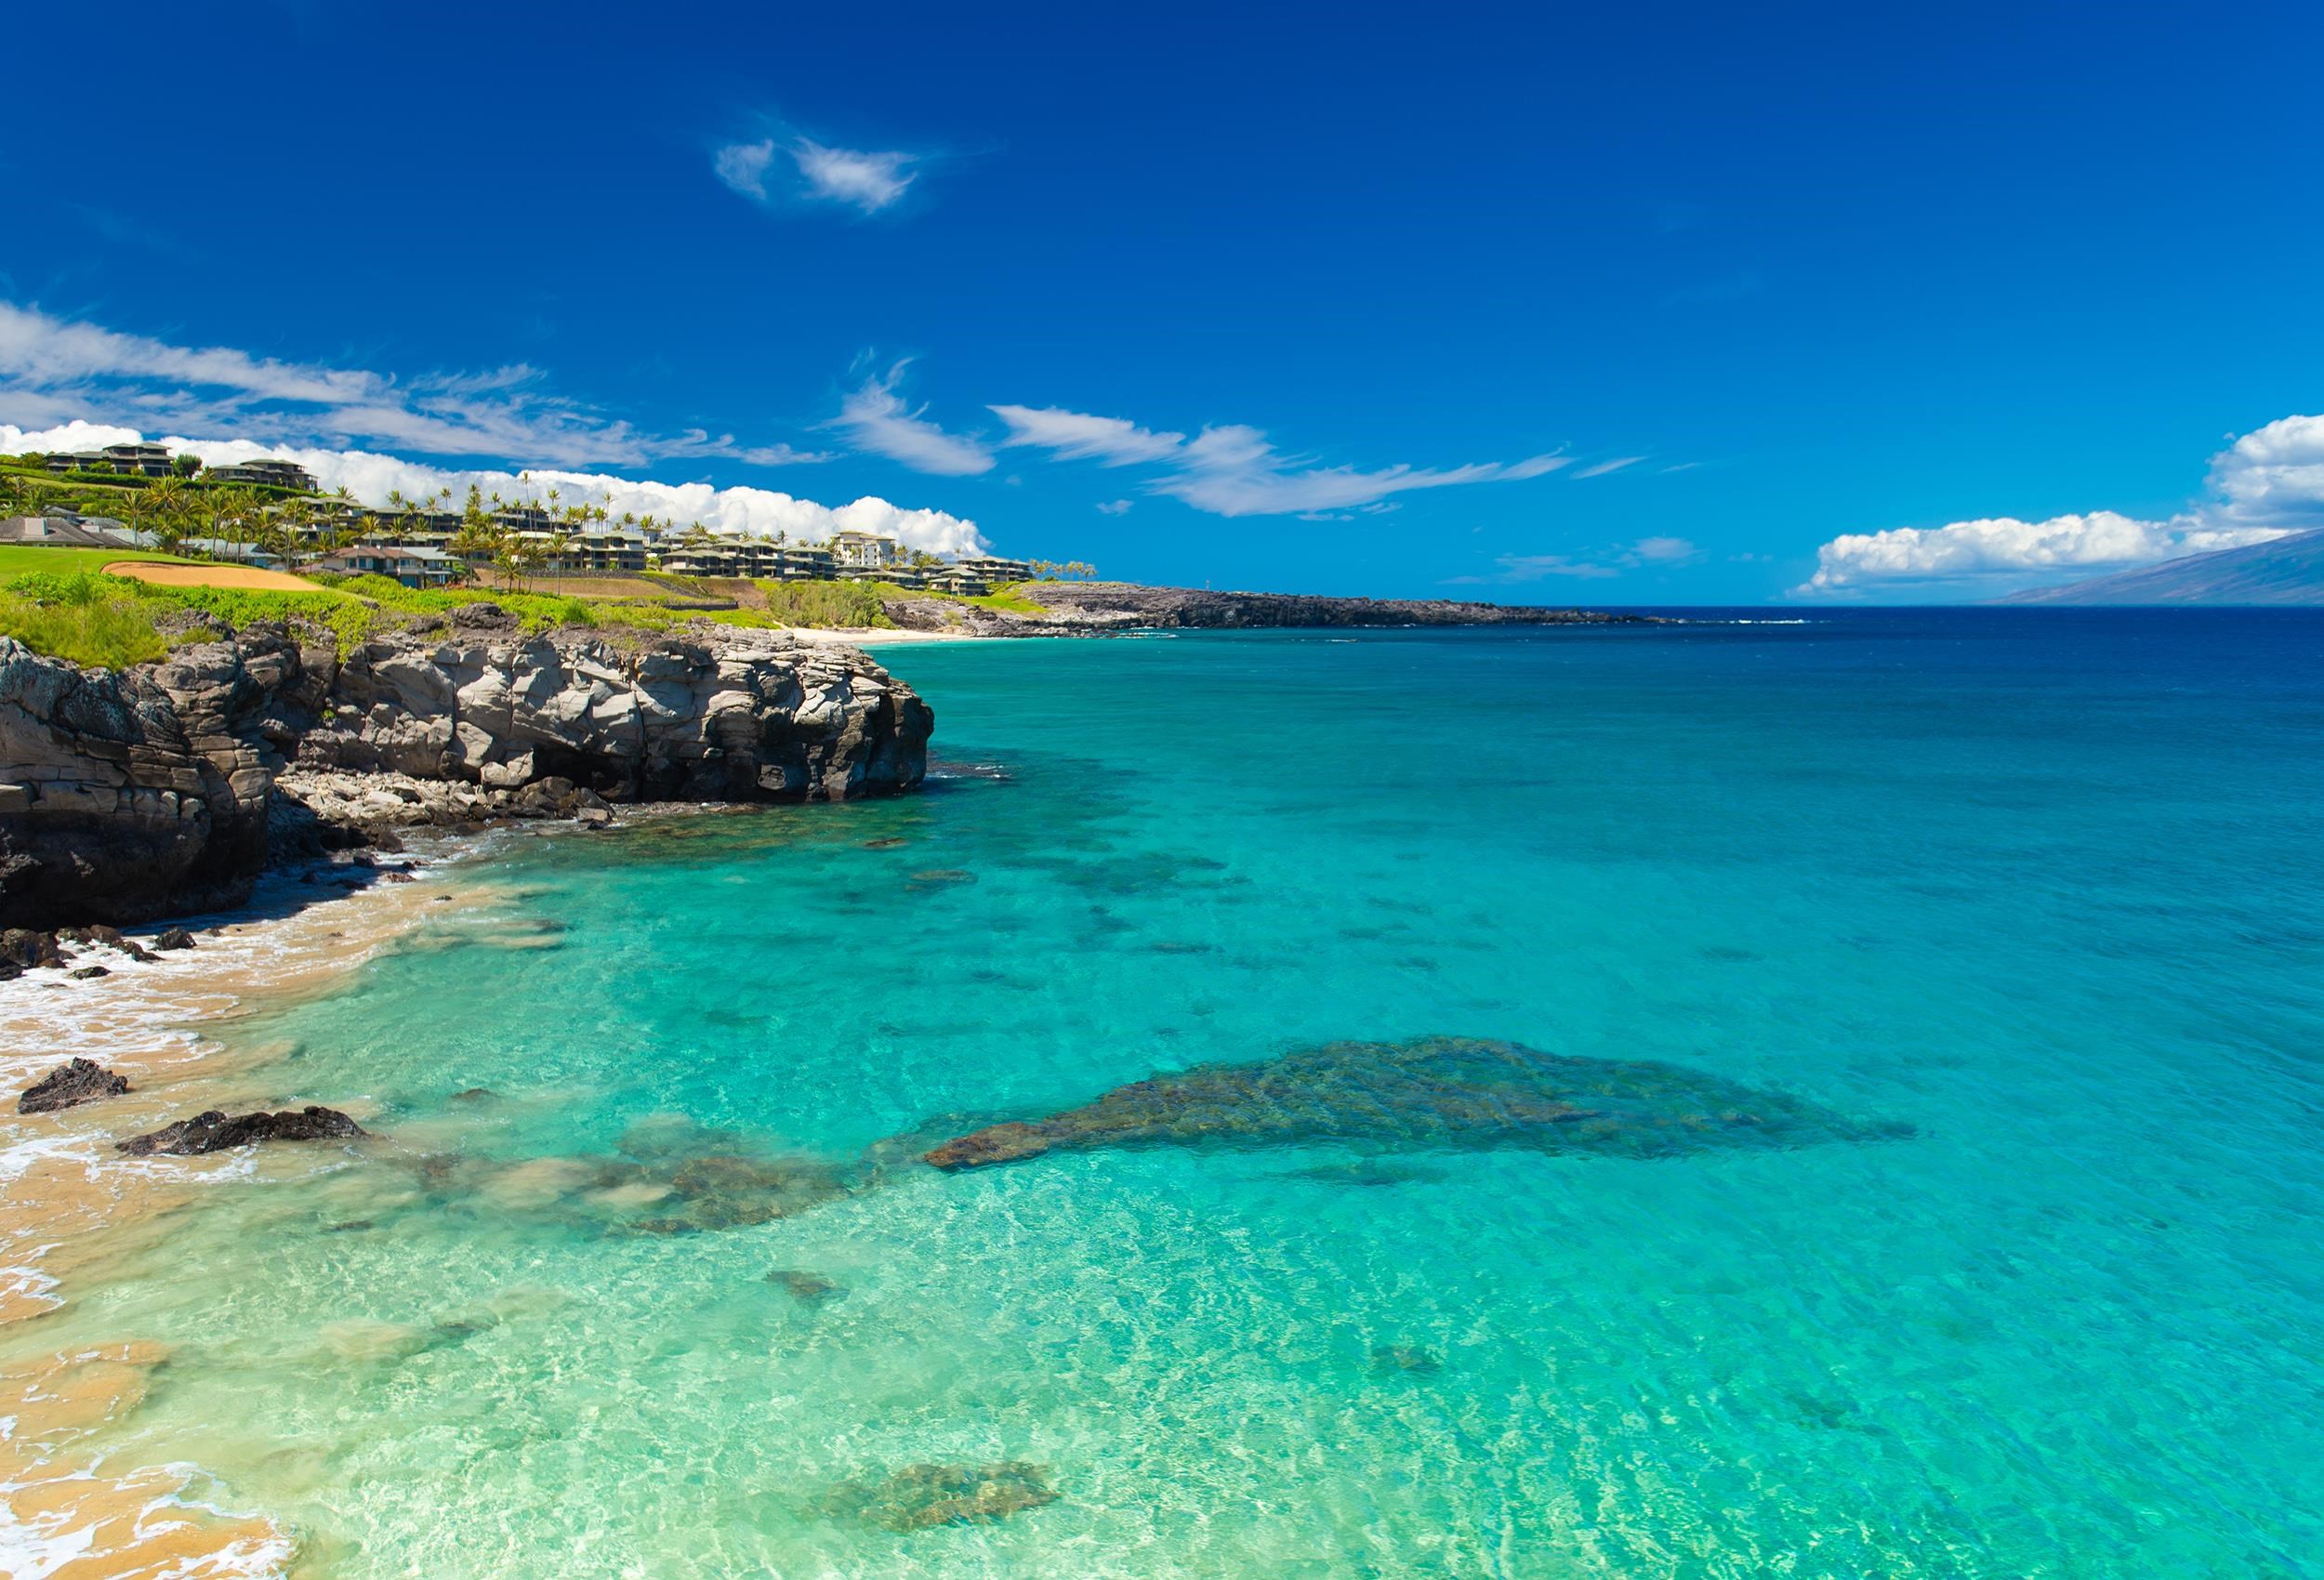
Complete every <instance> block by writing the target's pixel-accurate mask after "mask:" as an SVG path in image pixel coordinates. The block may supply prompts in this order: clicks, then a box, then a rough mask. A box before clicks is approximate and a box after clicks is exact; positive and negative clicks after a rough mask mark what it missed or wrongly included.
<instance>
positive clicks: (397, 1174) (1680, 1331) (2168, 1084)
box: [40, 611, 2324, 1580]
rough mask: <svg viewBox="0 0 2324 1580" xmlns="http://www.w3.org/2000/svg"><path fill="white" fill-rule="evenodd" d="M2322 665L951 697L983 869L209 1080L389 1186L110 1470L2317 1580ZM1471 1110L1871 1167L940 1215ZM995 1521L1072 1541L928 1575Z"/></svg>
mask: <svg viewBox="0 0 2324 1580" xmlns="http://www.w3.org/2000/svg"><path fill="white" fill-rule="evenodd" d="M2319 660H2324V616H2318V615H2317V614H2314V613H2309V612H2250V613H2245V612H2220V613H2194V612H2189V613H2171V614H2159V613H2146V612H2114V611H2092V612H2040V611H1952V612H1861V613H1848V614H1842V615H1832V616H1818V617H1817V618H1816V619H1814V620H1812V621H1810V622H1808V623H1806V624H1801V625H1758V624H1706V625H1686V626H1672V627H1661V628H1653V629H1608V630H1580V629H1576V630H1556V629H1550V630H1541V631H1534V632H1524V631H1509V630H1500V631H1450V632H1419V631H1397V632H1336V633H1324V632H1301V633H1250V634H1216V635H1200V636H1195V635H1185V636H1175V637H1156V638H1152V639H1134V640H1121V641H1089V642H1043V643H1033V642H1025V643H1011V644H985V645H971V646H959V647H931V648H920V649H898V650H894V651H892V652H890V653H887V654H883V661H884V662H886V663H888V664H889V665H890V666H891V668H893V669H894V670H896V671H897V672H898V673H899V674H901V675H902V676H904V677H905V678H906V679H908V680H910V681H911V682H912V684H913V685H914V686H915V687H916V688H918V690H919V691H921V692H922V694H924V695H925V696H927V697H928V698H929V700H930V701H931V704H932V705H933V706H934V708H935V710H936V714H937V736H936V752H935V756H936V757H937V758H938V759H939V766H938V768H937V770H936V776H935V777H934V779H933V780H932V782H931V784H930V785H929V787H928V788H927V790H926V791H925V792H924V793H922V794H919V795H918V796H914V797H907V798H904V799H900V800H894V801H888V802H880V803H869V804H858V805H852V806H847V807H839V808H808V809H796V810H769V811H761V812H751V813H745V814H735V815H717V816H706V817H699V818H686V819H677V818H669V819H656V820H651V821H645V822H641V823H636V824H633V825H632V826H629V827H627V828H626V829H623V830H621V831H618V832H615V833H612V834H607V835H559V836H549V837H534V838H525V839H522V840H518V841H515V842H512V843H511V844H509V845H507V846H505V847H503V848H501V849H499V850H498V851H497V852H496V853H495V854H494V855H493V856H492V857H491V858H490V859H489V860H486V861H482V862H475V863H471V864H470V865H469V867H467V868H465V869H463V870H462V871H460V872H458V873H456V875H454V876H453V878H452V879H451V880H450V883H451V886H452V888H453V889H456V891H457V892H458V893H460V894H461V895H462V897H463V899H464V900H465V901H466V902H465V903H458V904H450V905H445V906H442V907H438V908H437V909H438V910H439V911H440V912H441V913H442V915H441V918H440V919H438V920H435V921H433V922H431V924H430V925H429V926H428V927H426V928H423V929H422V930H420V931H419V932H417V933H416V934H415V935H413V936H412V938H411V939H410V940H408V941H407V942H406V943H405V944H404V945H403V946H401V947H399V948H398V949H397V950H395V951H394V952H393V953H391V954H390V955H387V956H385V957H383V958H381V959H380V960H378V961H376V962H375V963H373V964H372V965H371V966H369V967H367V968H364V969H363V972H362V973H361V974H360V975H359V976H358V977H357V978H356V979H355V980H354V981H353V983H352V985H351V986H350V987H349V988H348V989H347V990H346V991H344V992H340V993H337V994H333V995H332V996H329V997H326V998H324V999H320V1000H317V1001H313V1002H309V1003H304V1004H300V1005H297V1006H295V1007H284V1008H279V1009H273V1010H264V1011H262V1012H259V1013H257V1014H254V1015H251V1016H248V1017H246V1018H244V1019H242V1020H236V1021H233V1022H231V1023H228V1024H226V1025H223V1026H221V1027H219V1028H218V1036H219V1037H220V1038H221V1039H223V1040H226V1041H228V1042H230V1043H232V1044H234V1045H236V1046H238V1047H241V1048H242V1049H244V1050H245V1051H246V1050H249V1049H254V1048H260V1047H267V1048H272V1049H274V1050H275V1052H274V1054H273V1057H271V1059H270V1060H268V1061H266V1062H263V1063H261V1064H258V1065H257V1066H256V1067H255V1069H253V1070H252V1072H251V1073H248V1074H246V1075H242V1076H238V1077H236V1080H237V1081H238V1082H240V1083H241V1088H240V1089H241V1090H242V1091H243V1093H244V1095H247V1096H249V1097H251V1098H254V1099H267V1100H270V1101H280V1100H288V1099H297V1100H301V1101H320V1102H327V1103H334V1104H341V1105H353V1104H356V1103H368V1104H371V1105H374V1106H375V1107H376V1118H371V1119H368V1120H367V1121H366V1122H367V1123H368V1124H369V1125H370V1126H372V1127H373V1128H374V1129H376V1131H378V1132H379V1133H380V1134H381V1136H382V1137H383V1138H384V1139H382V1140H380V1141H378V1142H376V1143H373V1144H371V1145H370V1147H369V1148H368V1150H367V1151H365V1152H364V1153H363V1155H362V1158H361V1160H360V1161H355V1160H354V1158H353V1156H352V1154H350V1161H348V1162H347V1163H345V1165H342V1166H337V1167H334V1168H330V1169H327V1170H324V1171H321V1172H316V1171H313V1170H311V1169H305V1168H289V1167H287V1166H285V1167H284V1168H283V1169H279V1170H260V1171H258V1173H257V1176H256V1177H254V1178H236V1179H234V1180H231V1181H226V1182H221V1183H219V1184H218V1186H217V1187H216V1188H215V1189H213V1190H210V1191H208V1192H205V1193H204V1196H203V1199H202V1201H201V1203H200V1205H198V1206H196V1207H194V1208H192V1209H191V1210H188V1211H184V1212H181V1213H178V1214H177V1215H175V1216H174V1217H173V1218H170V1219H168V1220H167V1222H166V1232H165V1233H160V1234H156V1235H154V1236H152V1238H151V1242H150V1245H149V1246H148V1248H147V1249H146V1250H145V1251H144V1252H142V1253H140V1254H139V1256H138V1257H134V1258H132V1259H130V1260H129V1261H128V1262H127V1263H125V1265H124V1267H123V1269H122V1271H121V1275H120V1276H118V1277H116V1278H113V1279H112V1280H110V1281H109V1282H106V1283H104V1284H95V1285H91V1286H88V1287H82V1288H75V1289H73V1290H70V1291H69V1294H70V1296H71V1304H70V1305H68V1306H67V1307H66V1308H65V1310H62V1311H60V1312H59V1313H58V1314H56V1315H55V1316H53V1317H49V1318H44V1319H42V1323H41V1324H40V1325H41V1326H42V1329H43V1332H42V1333H41V1335H40V1340H41V1343H42V1344H44V1345H46V1346H49V1347H59V1346H63V1345H66V1344H69V1343H72V1342H75V1341H81V1340H86V1341H88V1342H96V1341H99V1340H101V1339H107V1338H112V1337H118V1336H140V1337H152V1338H157V1339H160V1340H162V1341H164V1342H165V1343H166V1344H167V1345H168V1346H169V1347H170V1359H169V1361H168V1362H167V1363H166V1364H165V1366H164V1367H163V1368H162V1369H161V1370H160V1371H159V1372H158V1373H157V1374H156V1376H155V1379H154V1384H153V1388H152V1393H151V1395H150V1397H149V1398H148V1400H147V1402H145V1404H144V1405H143V1406H142V1407H141V1408H140V1409H139V1411H138V1412H136V1413H135V1414H134V1415H131V1416H130V1417H128V1418H127V1419H126V1420H125V1422H124V1423H122V1424H121V1425H120V1426H119V1427H118V1428H116V1429H114V1431H113V1435H112V1444H113V1446H114V1447H116V1448H117V1450H118V1451H119V1452H120V1453H121V1454H122V1455H125V1456H133V1457H135V1458H136V1459H137V1461H138V1462H139V1463H156V1462H187V1463H191V1464H194V1465H198V1466H201V1467H203V1468H204V1469H205V1472H207V1474H208V1475H209V1476H211V1477H213V1478H215V1487H214V1488H213V1489H212V1491H213V1493H214V1494H215V1496H216V1498H217V1499H218V1501H219V1502H221V1503H222V1504H225V1505H228V1506H231V1507H234V1508H259V1509H263V1510H265V1511H266V1512H268V1513H270V1514H271V1515H273V1516H275V1517H276V1518H278V1519H281V1520H283V1521H286V1522H288V1523H290V1524H292V1525H293V1526H294V1527H295V1528H296V1529H297V1532H298V1533H299V1534H300V1535H301V1537H302V1539H303V1540H304V1542H305V1552H306V1556H305V1558H304V1559H303V1560H302V1570H301V1573H309V1574H314V1575H329V1576H333V1577H342V1576H343V1577H350V1580H353V1577H361V1580H372V1577H384V1576H390V1575H395V1576H403V1575H424V1576H429V1577H444V1580H454V1577H460V1580H465V1577H469V1576H476V1577H484V1576H494V1577H530V1576H541V1577H548V1576H557V1577H579V1576H600V1575H602V1576H647V1577H652V1580H664V1577H671V1576H694V1575H701V1576H712V1575H776V1576H806V1575H848V1576H852V1575H870V1574H878V1575H894V1576H917V1575H927V1576H982V1575H992V1576H1012V1577H1014V1576H1061V1577H1062V1576H1141V1577H1145V1576H1238V1577H1239V1576H1311V1575H1312V1576H1318V1577H1320V1576H1333V1577H1339V1576H1380V1577H1389V1576H1421V1575H1426V1576H1435V1575H1444V1576H1471V1575H1475V1576H1524V1577H1531V1576H1552V1577H1565V1576H1575V1577H1583V1576H1589V1577H1598V1576H1605V1577H1623V1580H1629V1577H1647V1576H1653V1577H1661V1576H1670V1577H1697V1576H1746V1575H1750V1576H1757V1575H1763V1574H1771V1573H1781V1574H1791V1575H1801V1576H1832V1577H1841V1576H1847V1577H1855V1576H1864V1575H1881V1576H1899V1577H1901V1576H1932V1577H1934V1576H1944V1577H1962V1580H1967V1577H1972V1576H1974V1577H1978V1580H1990V1577H1995V1576H2034V1575H2040V1576H2074V1577H2080V1576H2089V1577H2099V1576H2106V1577H2123V1580H2132V1577H2137V1580H2146V1577H2151V1576H2159V1575H2172V1576H2187V1577H2213V1576H2215V1577H2220V1580H2227V1577H2243V1576H2252V1575H2267V1576H2296V1575H2304V1574H2311V1573H2319V1572H2324V1561H2319V1558H2318V1554H2319V1552H2324V1518H2320V1517H2319V1516H2318V1514H2317V1508H2318V1507H2319V1505H2320V1504H2324V1471H2319V1469H2318V1466H2320V1465H2324V1410H2320V1409H2319V1406H2324V1264H2320V1263H2319V1258H2318V1257H2317V1254H2316V1222H2317V1210H2318V1208H2319V1205H2324V1150H2320V1149H2319V1143H2318V1139H2317V1137H2318V1129H2317V1121H2318V1118H2319V1109H2320V1108H2324V1101H2320V1099H2324V1091H2320V1090H2319V1082H2318V1067H2317V1054H2318V1049H2319V1047H2324V863H2319V862H2317V857H2316V851H2317V832H2318V819H2319V813H2324V663H2319ZM1438 1035H1450V1036H1462V1037H1479V1038H1493V1039H1507V1040H1509V1041H1512V1042H1515V1043H1519V1044H1523V1045H1525V1046H1526V1047H1532V1048H1536V1049H1541V1050H1546V1051H1548V1052H1551V1053H1554V1054H1558V1055H1565V1056H1572V1057H1575V1058H1578V1059H1584V1060H1651V1061H1658V1062H1661V1063H1666V1064H1670V1065H1673V1066H1678V1067H1680V1068H1681V1069H1683V1070H1684V1071H1688V1072H1694V1073H1699V1074H1700V1075H1701V1076H1703V1077H1705V1078H1706V1079H1714V1078H1715V1080H1717V1081H1719V1082H1724V1083H1736V1084H1741V1085H1743V1086H1750V1087H1757V1088H1763V1089H1765V1090H1768V1091H1771V1092H1776V1093H1780V1094H1783V1095H1784V1096H1785V1097H1787V1098H1789V1099H1797V1100H1798V1101H1800V1102H1802V1103H1803V1104H1809V1105H1814V1107H1815V1108H1816V1111H1817V1112H1818V1113H1829V1114H1832V1115H1837V1116H1841V1117H1842V1118H1843V1119H1844V1120H1845V1121H1847V1122H1848V1125H1849V1126H1853V1127H1854V1128H1850V1129H1848V1130H1846V1132H1845V1133H1844V1134H1842V1133H1841V1132H1839V1131H1834V1132H1833V1133H1832V1134H1833V1136H1834V1137H1835V1138H1836V1139H1821V1138H1817V1139H1812V1140H1811V1142H1810V1143H1809V1144H1802V1145H1799V1146H1796V1147H1758V1148H1746V1147H1721V1146H1706V1147H1704V1148H1702V1149H1701V1150H1698V1151H1686V1152H1682V1153H1679V1154H1676V1155H1668V1156H1654V1157H1645V1158H1631V1157H1619V1156H1611V1155H1561V1154H1557V1153H1552V1152H1541V1151H1536V1150H1528V1149H1525V1148H1522V1147H1480V1148H1463V1149H1460V1150H1446V1149H1438V1148H1432V1147H1427V1146H1415V1145H1409V1144H1401V1143H1398V1142H1394V1141H1374V1142H1366V1141H1362V1140H1355V1141H1331V1142H1321V1141H1318V1142H1313V1143H1306V1144H1282V1145H1276V1146H1271V1147H1265V1148H1240V1149H1216V1148H1206V1147H1200V1146H1193V1147H1189V1146H1156V1147H1147V1148H1141V1149H1134V1150H1133V1149H1098V1150H1089V1151H1077V1152H1053V1153H1050V1154H1049V1155H1045V1156H1041V1157H1037V1158H1032V1159H1028V1160H1026V1161H1023V1162H1020V1163H1014V1164H1009V1165H998V1166H995V1167H991V1168H987V1169H980V1170H974V1171H971V1172H964V1173H957V1174H945V1173H940V1172H938V1171H936V1170H933V1169H931V1168H928V1167H925V1166H922V1165H918V1164H916V1163H915V1162H914V1161H913V1159H914V1158H915V1157H916V1155H917V1153H918V1152H919V1151H922V1150H925V1148H926V1147H927V1146H929V1145H931V1144H933V1142H934V1140H936V1139H943V1138H944V1137H946V1136H957V1135H959V1134H962V1133H965V1132H966V1131H969V1130H972V1129H974V1128H976V1127H977V1126H982V1125H984V1124H987V1123H990V1122H993V1121H996V1120H1005V1119H1010V1118H1034V1117H1038V1116H1040V1115H1042V1114H1045V1113H1051V1112H1054V1111H1056V1110H1059V1109H1065V1108H1071V1107H1075V1106H1076V1105H1079V1104H1083V1103H1086V1102H1089V1100H1091V1099H1095V1098H1097V1097H1098V1096H1099V1095H1100V1094H1101V1093H1103V1092H1104V1091H1106V1090H1108V1089H1109V1088H1112V1087H1115V1086H1119V1085H1121V1084H1123V1083H1126V1082H1130V1081H1134V1080H1138V1079H1140V1078H1142V1077H1144V1076H1146V1075H1149V1074H1153V1073H1157V1072H1168V1071H1176V1070H1181V1069H1183V1068H1185V1067H1188V1066H1191V1065H1196V1064H1201V1063H1206V1062H1217V1061H1229V1062H1242V1061H1249V1060H1262V1059H1269V1058H1274V1057H1277V1056H1281V1055H1284V1054H1287V1053H1291V1052H1294V1051H1296V1050H1301V1049H1305V1048H1312V1047H1316V1046H1318V1045H1323V1044H1327V1043H1331V1042H1335V1041H1340V1040H1356V1041H1364V1042H1394V1041H1403V1040H1406V1039H1413V1038H1421V1037H1430V1036H1438ZM366 1112H369V1111H368V1110H366ZM328 1155H332V1156H336V1155H337V1154H335V1153H334V1154H328ZM736 1160H739V1161H736ZM193 1166H199V1165H193ZM689 1170H691V1171H692V1172H688V1171H689ZM1004 1464H1022V1465H1026V1466H1031V1467H1037V1479H1038V1481H1039V1484H1040V1485H1041V1486H1042V1487H1044V1488H1045V1489H1046V1491H1047V1493H1048V1494H1053V1501H1047V1502H1040V1503H1038V1504H1037V1507H1024V1508H1017V1509H1015V1510H1014V1511H1012V1512H1009V1513H1007V1514H1006V1515H1005V1517H1002V1518H998V1519H995V1520H992V1521H986V1522H973V1523H965V1524H950V1525H941V1526H933V1527H929V1528H910V1529H898V1528H895V1527H896V1524H897V1523H898V1522H897V1521H893V1520H890V1519H884V1518H882V1517H881V1516H880V1515H879V1514H878V1512H877V1511H876V1510H874V1511H872V1512H867V1495H868V1494H867V1491H866V1489H872V1490H875V1491H876V1490H877V1489H878V1487H879V1486H880V1485H881V1484H882V1482H883V1481H884V1480H885V1479H886V1478H889V1477H891V1476H893V1475H895V1474H896V1473H898V1472H900V1471H904V1470H905V1469H906V1468H909V1467H913V1466H930V1465H936V1466H972V1467H990V1466H997V1465H1004Z"/></svg>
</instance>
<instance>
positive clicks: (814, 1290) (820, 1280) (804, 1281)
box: [767, 1268, 847, 1306]
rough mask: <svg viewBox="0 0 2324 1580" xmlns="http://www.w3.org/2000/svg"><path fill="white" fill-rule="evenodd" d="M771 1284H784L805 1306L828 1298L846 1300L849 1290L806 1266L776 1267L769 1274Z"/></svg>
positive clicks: (787, 1292) (816, 1304) (795, 1298)
mask: <svg viewBox="0 0 2324 1580" xmlns="http://www.w3.org/2000/svg"><path fill="white" fill-rule="evenodd" d="M767 1282H768V1283H769V1284H780V1285H782V1286H783V1289H784V1292H785V1293H786V1294H787V1295H789V1296H790V1297H791V1298H792V1299H794V1300H797V1301H798V1302H799V1304H801V1305H803V1306H820V1305H822V1304H823V1303H824V1302H825V1301H826V1300H844V1299H846V1298H847V1291H846V1290H845V1289H843V1288H841V1287H840V1286H839V1285H838V1284H834V1283H832V1282H831V1281H830V1280H829V1279H827V1278H825V1277H824V1276H823V1274H821V1273H819V1272H809V1271H807V1270H806V1269H804V1268H776V1269H775V1270H774V1271H772V1272H770V1273H768V1274H767Z"/></svg>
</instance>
